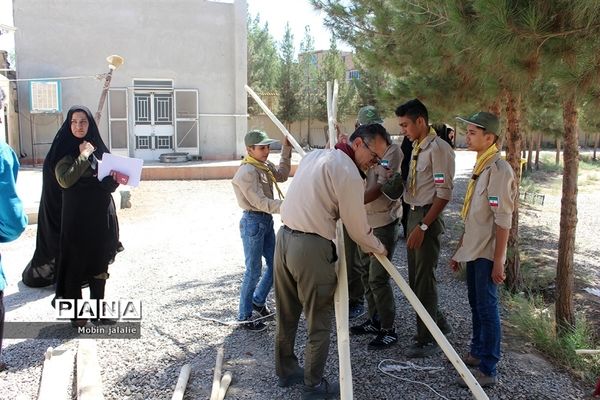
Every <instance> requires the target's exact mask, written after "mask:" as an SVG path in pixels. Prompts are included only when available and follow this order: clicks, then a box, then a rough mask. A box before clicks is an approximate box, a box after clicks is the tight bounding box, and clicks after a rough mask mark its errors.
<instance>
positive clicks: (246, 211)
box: [244, 210, 271, 216]
mask: <svg viewBox="0 0 600 400" xmlns="http://www.w3.org/2000/svg"><path fill="white" fill-rule="evenodd" d="M244 212H245V213H248V214H256V215H268V216H271V214H269V213H266V212H262V211H253V210H244Z"/></svg>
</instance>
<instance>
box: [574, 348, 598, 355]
mask: <svg viewBox="0 0 600 400" xmlns="http://www.w3.org/2000/svg"><path fill="white" fill-rule="evenodd" d="M575 353H576V354H600V349H599V350H593V349H579V350H575Z"/></svg>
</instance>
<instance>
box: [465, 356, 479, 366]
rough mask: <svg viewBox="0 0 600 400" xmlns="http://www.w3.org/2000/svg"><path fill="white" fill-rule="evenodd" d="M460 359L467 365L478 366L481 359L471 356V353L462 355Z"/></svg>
mask: <svg viewBox="0 0 600 400" xmlns="http://www.w3.org/2000/svg"><path fill="white" fill-rule="evenodd" d="M462 361H463V362H464V363H465V364H466V365H468V366H469V367H479V364H481V360H480V359H479V358H477V357H473V355H472V354H471V353H467V355H466V356H464V357H463V359H462Z"/></svg>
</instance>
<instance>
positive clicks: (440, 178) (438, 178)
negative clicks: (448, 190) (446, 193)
mask: <svg viewBox="0 0 600 400" xmlns="http://www.w3.org/2000/svg"><path fill="white" fill-rule="evenodd" d="M433 182H434V183H445V182H446V177H445V175H444V174H433Z"/></svg>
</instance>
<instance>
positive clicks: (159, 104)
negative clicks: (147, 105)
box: [154, 93, 173, 125]
mask: <svg viewBox="0 0 600 400" xmlns="http://www.w3.org/2000/svg"><path fill="white" fill-rule="evenodd" d="M154 123H155V124H157V125H172V124H173V95H172V94H171V93H168V94H155V95H154Z"/></svg>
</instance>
